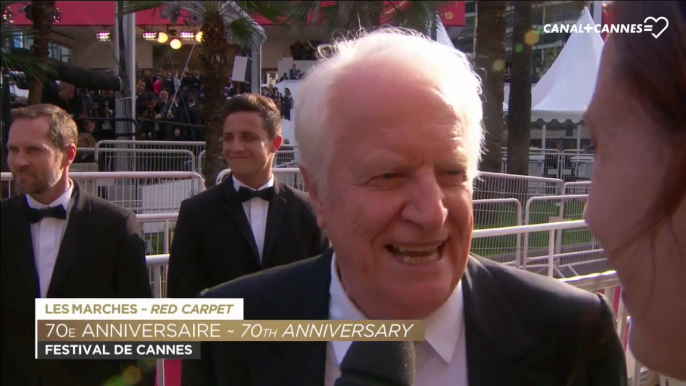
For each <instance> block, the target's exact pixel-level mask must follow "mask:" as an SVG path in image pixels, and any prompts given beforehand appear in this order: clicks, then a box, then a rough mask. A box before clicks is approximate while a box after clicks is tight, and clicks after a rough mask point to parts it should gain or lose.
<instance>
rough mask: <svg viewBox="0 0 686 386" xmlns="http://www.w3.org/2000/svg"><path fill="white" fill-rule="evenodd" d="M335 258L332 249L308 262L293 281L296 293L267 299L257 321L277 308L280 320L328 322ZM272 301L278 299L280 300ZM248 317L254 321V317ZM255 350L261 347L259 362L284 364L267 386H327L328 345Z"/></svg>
mask: <svg viewBox="0 0 686 386" xmlns="http://www.w3.org/2000/svg"><path fill="white" fill-rule="evenodd" d="M332 257H333V249H329V250H327V251H326V252H324V254H322V255H321V256H320V257H318V258H315V259H313V260H312V262H311V263H308V267H307V270H302V271H301V272H300V277H298V278H294V282H297V283H298V285H297V288H294V291H293V292H289V293H287V294H282V295H281V296H271V297H270V299H264V300H263V301H262V302H260V303H261V304H260V306H258V307H259V308H260V310H256V314H257V317H256V318H257V319H261V318H264V317H265V316H266V315H263V314H262V312H264V311H263V310H267V309H273V308H275V309H276V310H277V311H276V312H274V313H273V314H272V315H276V318H277V319H284V320H327V319H328V318H329V301H330V296H329V287H330V285H331V274H330V272H331V259H332ZM273 298H278V300H275V299H273ZM272 307H273V308H272ZM270 313H271V311H270ZM251 314H252V313H251ZM246 315H247V314H246ZM248 316H249V317H251V318H252V315H248ZM265 319H274V318H273V317H271V318H265ZM255 347H258V348H257V349H256V350H255V351H254V352H253V354H252V355H253V356H254V358H256V359H257V360H258V361H259V362H262V361H265V362H267V363H280V364H281V366H279V371H281V372H279V371H274V373H273V374H270V375H268V376H267V377H269V378H272V380H273V382H271V383H267V384H274V385H277V384H289V385H299V386H321V385H323V384H324V378H325V369H326V347H327V342H264V343H263V344H261V345H259V346H257V345H256V346H255ZM266 358H270V359H268V360H267V359H266ZM271 358H274V359H271ZM284 379H288V382H286V383H284V382H285V380H284Z"/></svg>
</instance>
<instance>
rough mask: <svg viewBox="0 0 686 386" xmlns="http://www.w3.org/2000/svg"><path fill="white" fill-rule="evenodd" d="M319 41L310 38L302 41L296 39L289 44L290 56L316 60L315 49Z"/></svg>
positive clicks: (295, 58)
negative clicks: (307, 40)
mask: <svg viewBox="0 0 686 386" xmlns="http://www.w3.org/2000/svg"><path fill="white" fill-rule="evenodd" d="M320 44H322V42H321V41H318V40H310V41H309V42H305V43H302V42H301V41H300V40H297V41H296V42H295V43H293V44H292V45H291V47H290V48H291V56H292V57H293V60H317V49H316V47H318V46H319V45H320Z"/></svg>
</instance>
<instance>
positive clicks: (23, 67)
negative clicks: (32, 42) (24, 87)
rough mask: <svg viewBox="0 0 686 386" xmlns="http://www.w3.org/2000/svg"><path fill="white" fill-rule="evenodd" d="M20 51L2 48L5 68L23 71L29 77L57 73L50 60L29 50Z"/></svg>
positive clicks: (1, 60) (2, 62)
mask: <svg viewBox="0 0 686 386" xmlns="http://www.w3.org/2000/svg"><path fill="white" fill-rule="evenodd" d="M18 51H19V50H5V48H3V49H2V55H1V56H2V57H1V58H0V63H1V64H2V67H3V68H8V69H10V70H12V71H20V72H23V73H24V74H25V75H26V77H27V78H28V79H40V74H46V75H54V74H56V71H55V69H54V68H53V67H52V65H51V64H50V62H49V61H48V60H46V59H39V58H37V57H35V56H33V55H32V54H31V51H28V50H21V51H19V52H18ZM24 51H25V52H24Z"/></svg>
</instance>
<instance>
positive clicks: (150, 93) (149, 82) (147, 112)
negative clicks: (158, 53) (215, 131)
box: [136, 70, 205, 141]
mask: <svg viewBox="0 0 686 386" xmlns="http://www.w3.org/2000/svg"><path fill="white" fill-rule="evenodd" d="M203 100H204V90H203V85H202V81H201V79H200V71H199V70H195V71H191V70H188V71H186V72H185V73H184V74H183V76H179V73H178V71H177V72H176V74H172V71H171V70H166V71H165V73H164V76H162V75H160V74H154V75H152V74H151V73H150V70H144V71H143V73H142V74H141V75H140V77H139V78H138V80H137V82H136V115H137V116H136V119H137V120H138V122H139V128H140V130H139V132H138V133H137V137H136V138H137V139H140V140H151V141H203V140H204V139H205V133H204V128H203V124H204V120H203V116H202V106H201V104H202V101H203Z"/></svg>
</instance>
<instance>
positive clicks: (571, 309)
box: [182, 250, 626, 386]
mask: <svg viewBox="0 0 686 386" xmlns="http://www.w3.org/2000/svg"><path fill="white" fill-rule="evenodd" d="M331 256H332V251H331V250H330V251H328V252H326V253H325V254H324V255H322V256H320V257H317V258H313V259H308V260H305V261H303V262H300V263H296V264H291V265H288V266H285V267H280V268H276V269H271V270H268V271H265V272H262V273H260V274H257V275H251V276H248V277H245V278H242V279H239V280H236V281H234V282H231V283H226V284H223V285H221V286H218V287H215V288H213V289H211V290H209V291H207V292H206V293H205V294H203V297H206V298H244V299H245V300H244V307H245V308H244V316H245V319H246V320H274V319H285V320H302V319H305V320H325V319H328V313H329V285H330V282H331V274H330V272H331V271H330V270H331ZM463 293H464V316H465V328H466V330H465V332H466V334H465V336H466V339H467V341H466V344H467V368H468V376H469V384H470V385H473V386H485V385H486V386H490V385H494V386H500V385H508V386H513V385H527V386H532V385H542V386H543V385H545V386H550V385H556V386H557V385H565V386H566V385H570V386H581V385H598V386H615V385H625V384H626V365H625V358H624V350H623V349H622V345H621V344H620V342H619V338H618V337H617V334H616V333H615V330H614V323H613V315H612V313H611V310H610V308H609V307H608V305H607V303H606V302H605V300H604V298H603V297H602V296H600V295H594V294H592V293H589V292H585V291H581V290H579V289H576V288H573V287H571V286H569V285H567V284H564V283H560V282H557V281H556V280H554V279H550V278H547V277H543V276H539V275H536V274H532V273H529V272H525V271H522V270H515V269H513V268H508V267H505V266H502V265H498V264H496V263H493V262H490V261H487V260H482V259H477V258H473V257H472V258H470V259H469V263H468V266H467V271H466V273H465V275H464V277H463ZM201 355H202V359H200V360H186V361H184V362H183V370H182V385H183V386H186V385H222V386H223V385H232V386H234V385H235V386H248V385H250V386H281V385H283V386H291V385H292V386H296V385H297V386H322V385H323V384H324V374H325V365H326V342H203V344H202V354H201ZM417 386H422V385H417Z"/></svg>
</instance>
